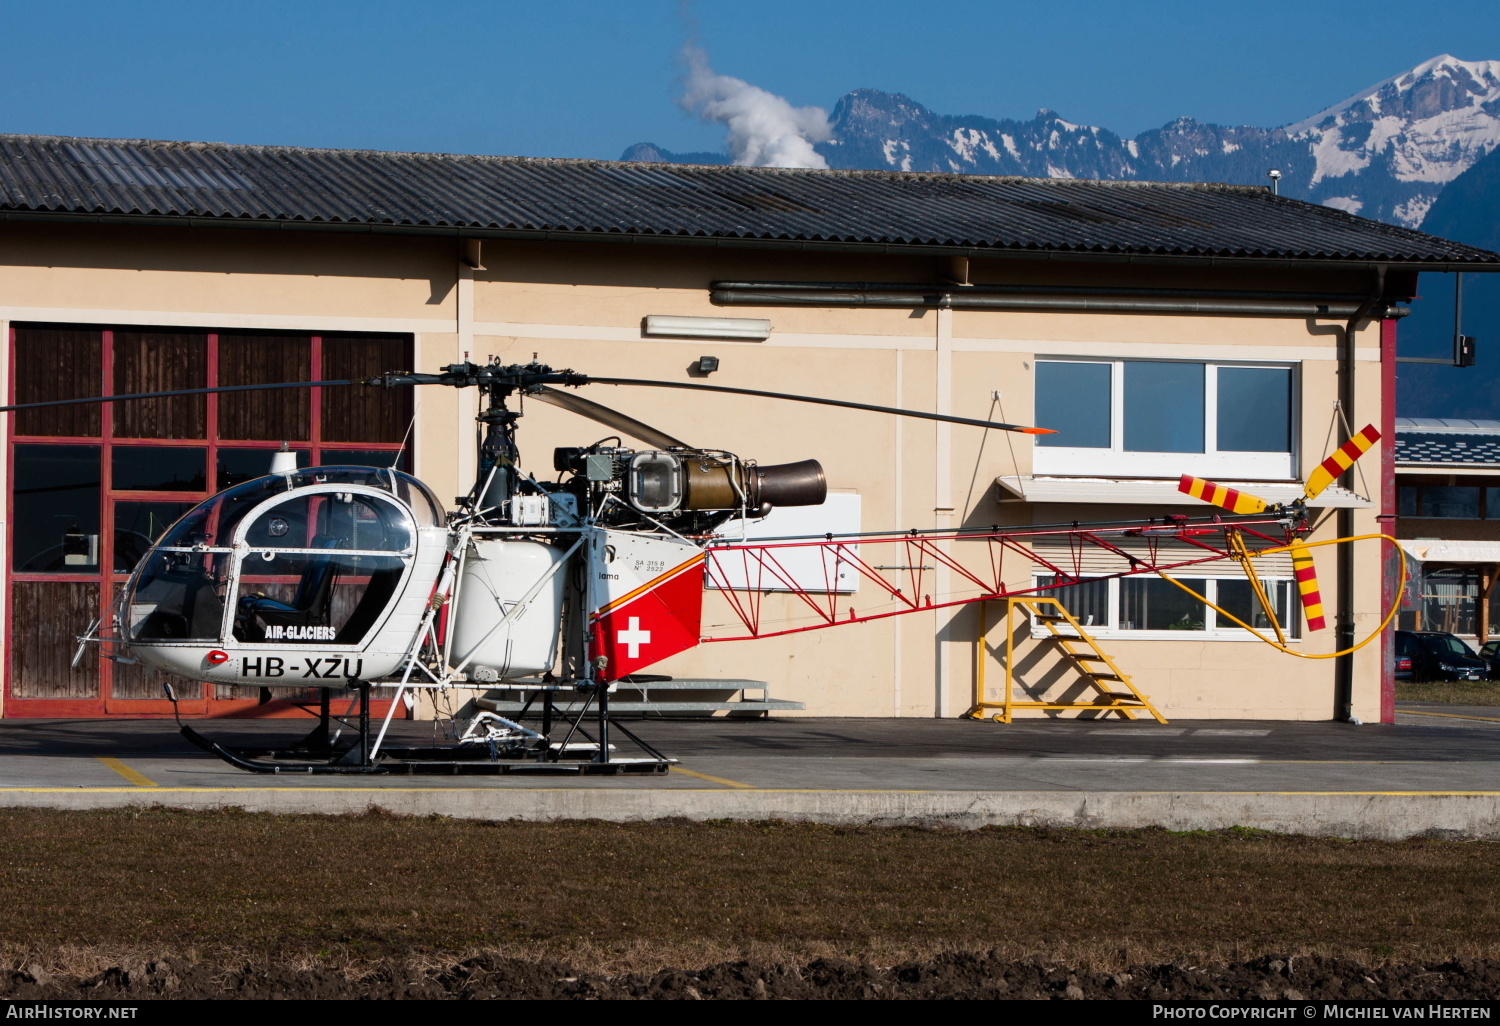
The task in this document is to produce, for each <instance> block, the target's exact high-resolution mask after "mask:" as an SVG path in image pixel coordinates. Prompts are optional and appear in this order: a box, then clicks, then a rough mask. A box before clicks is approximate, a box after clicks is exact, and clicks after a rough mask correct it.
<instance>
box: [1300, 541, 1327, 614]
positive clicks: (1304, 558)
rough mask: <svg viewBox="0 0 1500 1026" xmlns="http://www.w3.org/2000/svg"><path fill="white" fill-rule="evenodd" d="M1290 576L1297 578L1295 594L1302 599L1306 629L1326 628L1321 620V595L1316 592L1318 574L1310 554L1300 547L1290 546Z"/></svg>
mask: <svg viewBox="0 0 1500 1026" xmlns="http://www.w3.org/2000/svg"><path fill="white" fill-rule="evenodd" d="M1292 574H1293V576H1294V577H1296V578H1297V594H1298V596H1299V597H1300V598H1301V599H1302V612H1303V613H1304V614H1305V615H1306V616H1307V629H1308V630H1310V631H1320V630H1322V629H1323V628H1324V627H1327V626H1328V621H1327V620H1325V619H1324V618H1323V594H1322V593H1321V592H1320V591H1318V572H1317V570H1316V569H1314V568H1313V558H1312V553H1311V552H1309V551H1307V549H1306V547H1304V546H1302V545H1293V546H1292Z"/></svg>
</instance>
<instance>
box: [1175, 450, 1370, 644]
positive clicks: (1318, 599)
mask: <svg viewBox="0 0 1500 1026" xmlns="http://www.w3.org/2000/svg"><path fill="white" fill-rule="evenodd" d="M1378 441H1380V432H1379V431H1376V430H1375V427H1374V425H1366V426H1365V429H1364V430H1363V431H1361V432H1359V433H1358V434H1356V435H1355V436H1354V437H1353V438H1351V439H1349V440H1348V441H1347V442H1345V443H1344V444H1343V445H1341V446H1339V447H1338V448H1337V449H1335V450H1334V451H1333V452H1332V453H1330V454H1329V456H1328V458H1327V459H1325V460H1324V461H1323V462H1322V463H1319V464H1318V466H1317V468H1316V469H1314V470H1313V472H1312V473H1311V474H1310V475H1308V478H1307V481H1306V482H1305V483H1304V484H1303V486H1302V495H1301V496H1300V497H1298V498H1296V499H1293V500H1292V501H1291V502H1289V503H1285V504H1276V503H1270V502H1267V501H1266V500H1264V499H1262V498H1260V497H1259V496H1257V495H1251V494H1250V493H1249V492H1242V491H1240V490H1239V489H1237V488H1230V487H1228V486H1227V485H1221V484H1217V483H1215V482H1213V481H1207V480H1204V479H1203V478H1201V477H1193V476H1191V475H1190V474H1183V475H1182V480H1181V481H1179V482H1178V484H1177V490H1178V491H1180V492H1182V493H1183V494H1185V495H1191V496H1192V497H1193V498H1195V499H1201V500H1203V501H1204V502H1209V503H1212V504H1213V505H1215V506H1220V507H1222V508H1224V509H1227V510H1229V512H1231V513H1264V512H1266V511H1267V510H1270V511H1271V512H1273V513H1276V512H1281V511H1286V512H1288V513H1294V514H1301V513H1302V511H1303V509H1304V508H1305V507H1306V505H1307V503H1309V502H1311V501H1312V500H1313V499H1316V498H1317V497H1318V496H1319V495H1321V494H1323V492H1324V491H1325V490H1326V489H1327V488H1328V486H1329V485H1331V484H1333V482H1335V481H1337V480H1338V479H1339V478H1340V477H1341V476H1343V474H1344V473H1345V472H1347V471H1348V469H1349V468H1350V467H1352V466H1354V461H1355V460H1357V459H1359V458H1360V457H1361V456H1363V455H1364V454H1365V453H1367V452H1369V451H1370V447H1371V446H1373V445H1374V444H1375V443H1376V442H1378ZM1290 550H1291V554H1292V573H1293V576H1295V577H1296V579H1297V595H1298V597H1299V598H1300V599H1301V600H1302V611H1303V614H1304V615H1305V616H1306V618H1307V629H1308V630H1309V631H1321V630H1323V629H1324V628H1325V627H1327V626H1328V621H1327V618H1326V617H1325V616H1324V615H1323V595H1322V592H1321V591H1320V590H1319V588H1318V574H1317V570H1316V568H1315V567H1314V566H1313V558H1312V553H1311V552H1310V551H1308V549H1307V548H1306V546H1303V545H1299V544H1295V543H1294V544H1292V545H1291V546H1290Z"/></svg>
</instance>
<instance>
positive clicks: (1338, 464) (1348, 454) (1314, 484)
mask: <svg viewBox="0 0 1500 1026" xmlns="http://www.w3.org/2000/svg"><path fill="white" fill-rule="evenodd" d="M1378 441H1380V432H1379V431H1376V430H1375V425H1373V424H1366V425H1365V429H1364V430H1363V431H1361V432H1360V433H1359V434H1357V435H1355V436H1354V437H1353V438H1351V439H1349V441H1347V442H1345V443H1344V444H1343V445H1341V446H1339V447H1338V448H1337V449H1335V450H1333V455H1331V456H1329V457H1328V458H1327V459H1326V460H1324V461H1323V462H1322V463H1320V464H1318V469H1317V470H1314V471H1313V472H1312V474H1311V475H1310V476H1309V477H1308V479H1307V485H1306V487H1305V488H1304V489H1303V495H1304V496H1305V497H1306V498H1309V499H1316V498H1317V497H1318V496H1319V495H1320V494H1321V493H1322V491H1323V489H1325V488H1327V487H1328V486H1329V485H1331V484H1333V483H1334V482H1335V481H1337V480H1338V479H1339V477H1341V476H1342V475H1343V473H1344V471H1346V470H1348V469H1349V468H1350V467H1352V466H1354V461H1355V460H1357V459H1359V458H1360V457H1361V456H1363V455H1364V454H1365V453H1367V452H1369V451H1370V446H1372V445H1374V444H1375V443H1376V442H1378Z"/></svg>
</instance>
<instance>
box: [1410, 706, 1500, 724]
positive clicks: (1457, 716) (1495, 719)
mask: <svg viewBox="0 0 1500 1026" xmlns="http://www.w3.org/2000/svg"><path fill="white" fill-rule="evenodd" d="M1396 715H1397V716H1441V717H1443V718H1444V719H1448V720H1483V721H1484V722H1485V723H1500V716H1465V715H1464V714H1462V713H1430V712H1417V710H1415V709H1397V710H1396Z"/></svg>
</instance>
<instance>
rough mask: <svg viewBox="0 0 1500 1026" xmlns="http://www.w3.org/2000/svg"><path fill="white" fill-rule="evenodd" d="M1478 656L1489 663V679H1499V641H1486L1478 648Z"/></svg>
mask: <svg viewBox="0 0 1500 1026" xmlns="http://www.w3.org/2000/svg"><path fill="white" fill-rule="evenodd" d="M1479 658H1481V659H1483V660H1484V661H1485V662H1486V663H1489V665H1490V680H1500V641H1486V642H1485V643H1484V645H1483V646H1481V647H1480V649H1479Z"/></svg>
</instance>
